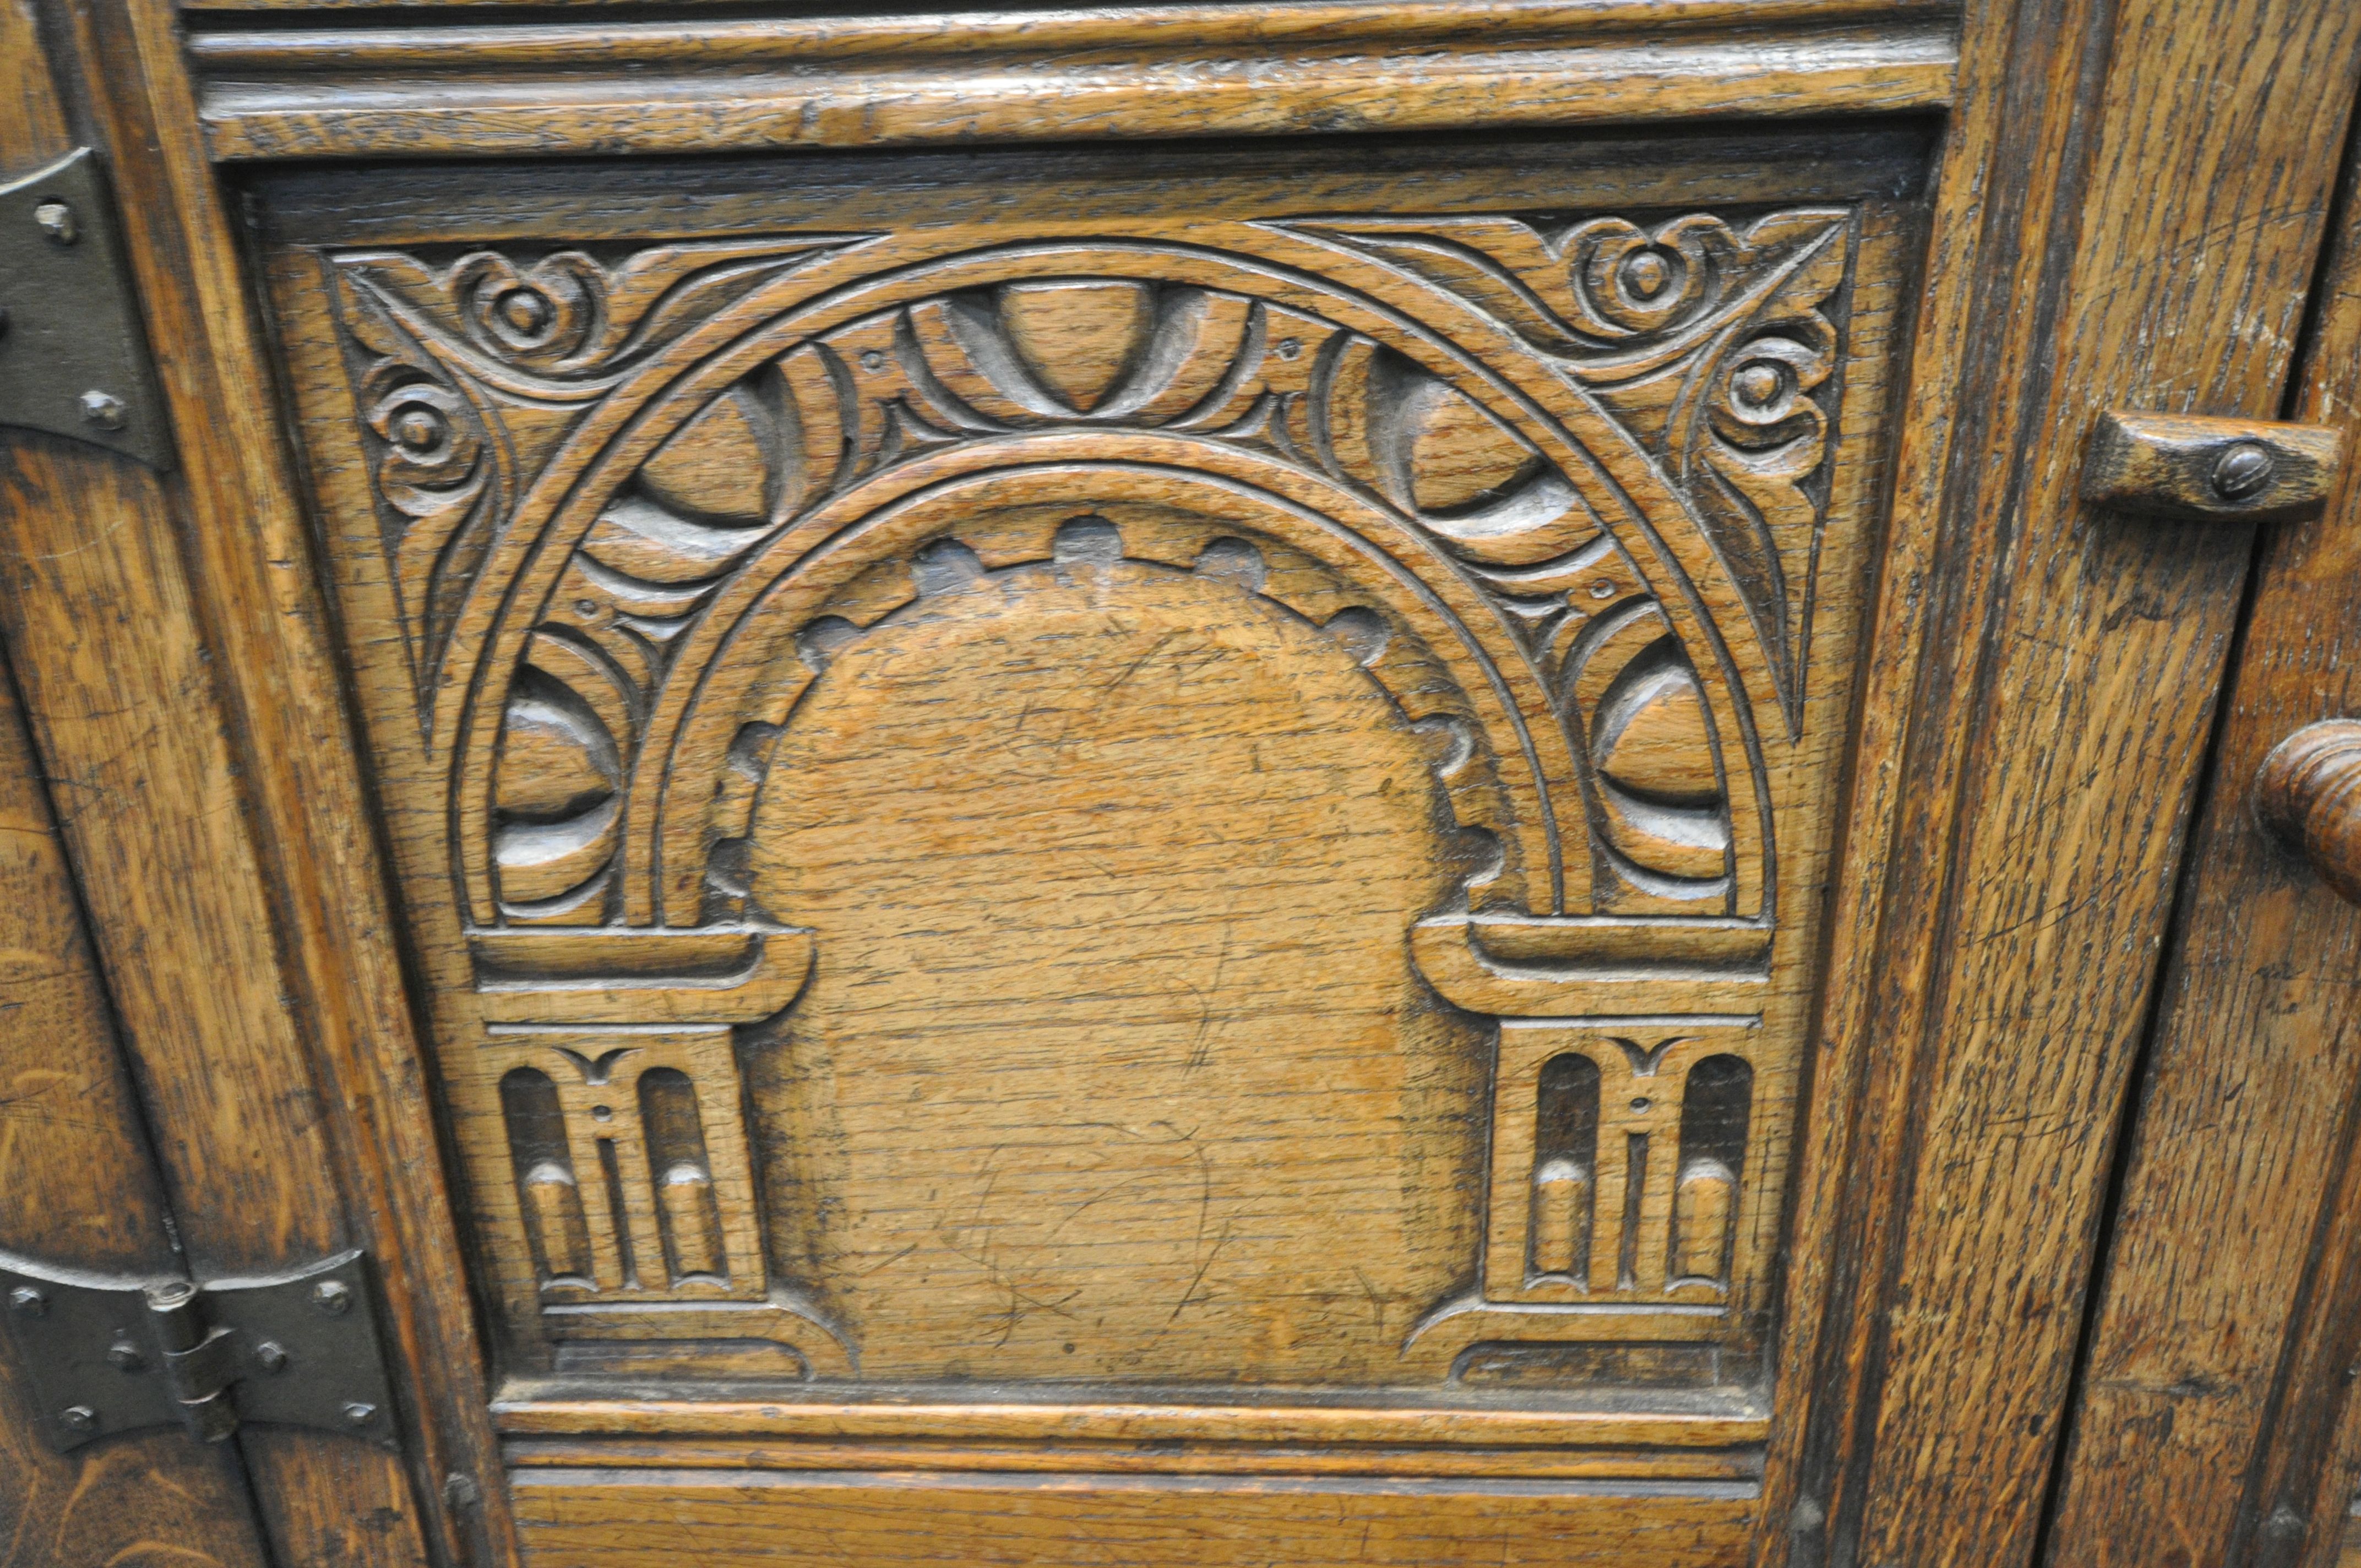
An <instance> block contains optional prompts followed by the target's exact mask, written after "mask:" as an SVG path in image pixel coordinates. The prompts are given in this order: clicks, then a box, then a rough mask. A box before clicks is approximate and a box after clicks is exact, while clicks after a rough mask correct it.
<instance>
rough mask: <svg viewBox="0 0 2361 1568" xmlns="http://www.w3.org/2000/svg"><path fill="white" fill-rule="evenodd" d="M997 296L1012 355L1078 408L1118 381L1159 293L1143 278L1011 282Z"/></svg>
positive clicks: (1094, 403)
mask: <svg viewBox="0 0 2361 1568" xmlns="http://www.w3.org/2000/svg"><path fill="white" fill-rule="evenodd" d="M999 302H1000V323H1001V326H1002V328H1003V330H1005V332H1006V333H1007V334H1008V342H1009V345H1010V346H1011V347H1013V348H1015V349H1016V356H1017V357H1018V358H1019V359H1021V360H1023V361H1024V362H1025V367H1026V368H1027V370H1030V371H1031V372H1032V373H1033V375H1034V376H1035V377H1036V378H1038V380H1039V381H1040V382H1041V384H1042V385H1043V386H1044V387H1046V388H1048V389H1049V390H1051V391H1053V392H1055V393H1056V394H1057V395H1058V396H1059V397H1060V398H1062V399H1063V400H1065V401H1066V402H1067V403H1068V404H1069V405H1070V406H1071V407H1072V408H1073V409H1074V410H1075V411H1077V412H1079V413H1089V412H1090V411H1093V409H1095V408H1097V407H1098V406H1099V405H1100V404H1101V403H1103V402H1104V401H1105V400H1107V397H1108V396H1109V395H1110V394H1111V393H1113V392H1114V391H1115V389H1117V388H1118V387H1120V386H1121V385H1122V384H1123V381H1124V378H1125V374H1126V372H1127V371H1128V370H1130V368H1131V367H1132V366H1133V365H1135V364H1137V362H1138V360H1139V358H1140V356H1141V354H1142V353H1143V351H1144V350H1145V349H1146V348H1147V346H1148V337H1149V335H1150V333H1151V331H1152V330H1153V328H1154V326H1155V324H1156V296H1155V295H1154V293H1153V292H1152V291H1150V290H1149V289H1148V285H1147V284H1145V283H1133V282H1126V281H1101V280H1092V279H1060V280H1054V281H1049V282H1041V283H1009V284H1005V285H1003V286H1002V288H1001V290H1000V301H999Z"/></svg>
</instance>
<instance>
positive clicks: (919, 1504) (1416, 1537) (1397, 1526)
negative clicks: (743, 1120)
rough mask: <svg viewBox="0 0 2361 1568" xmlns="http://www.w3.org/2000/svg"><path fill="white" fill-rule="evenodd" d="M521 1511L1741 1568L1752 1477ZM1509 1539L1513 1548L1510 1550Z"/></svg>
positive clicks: (590, 1556)
mask: <svg viewBox="0 0 2361 1568" xmlns="http://www.w3.org/2000/svg"><path fill="white" fill-rule="evenodd" d="M516 1487H517V1513H518V1520H519V1523H520V1525H521V1527H522V1532H523V1536H524V1540H525V1543H526V1544H525V1554H526V1555H525V1560H526V1561H527V1562H528V1563H549V1564H558V1563H565V1564H581V1565H583V1568H642V1565H650V1564H654V1563H668V1562H672V1561H675V1559H676V1556H677V1553H678V1552H679V1551H680V1549H681V1547H682V1545H683V1543H684V1542H687V1541H693V1542H694V1543H695V1546H694V1550H695V1551H696V1552H697V1553H698V1554H699V1560H700V1561H701V1562H703V1563H710V1564H715V1565H718V1568H737V1565H739V1564H747V1565H750V1568H751V1565H752V1564H796V1563H815V1564H817V1563H839V1564H859V1565H862V1568H867V1565H869V1564H884V1563H946V1564H951V1563H957V1564H961V1565H962V1568H966V1565H972V1564H1002V1563H1007V1564H1017V1563H1024V1564H1049V1563H1059V1564H1065V1563H1071V1564H1074V1565H1075V1568H1082V1565H1084V1564H1096V1563H1104V1562H1105V1561H1106V1552H1107V1549H1108V1543H1109V1542H1110V1541H1120V1542H1121V1543H1122V1545H1121V1547H1120V1548H1119V1550H1120V1551H1121V1552H1123V1554H1124V1561H1126V1563H1140V1564H1143V1565H1145V1568H1167V1565H1170V1568H1181V1565H1183V1564H1191V1563H1204V1562H1207V1561H1224V1560H1227V1561H1247V1562H1285V1563H1296V1564H1301V1565H1302V1568H1343V1565H1344V1564H1347V1563H1351V1564H1400V1565H1401V1568H1411V1565H1412V1564H1416V1565H1418V1568H1455V1565H1457V1564H1462V1563H1466V1564H1476V1563H1483V1564H1487V1565H1498V1564H1502V1563H1536V1564H1538V1563H1557V1564H1565V1563H1578V1564H1598V1565H1600V1568H1606V1565H1609V1564H1620V1563H1633V1562H1644V1563H1652V1564H1662V1565H1664V1568H1725V1565H1729V1568H1734V1565H1735V1564H1737V1563H1742V1562H1743V1561H1745V1541H1746V1532H1747V1530H1748V1527H1749V1525H1750V1523H1751V1515H1752V1511H1753V1509H1754V1508H1755V1507H1756V1506H1757V1504H1756V1501H1755V1498H1754V1497H1753V1492H1754V1488H1753V1487H1752V1486H1751V1485H1747V1484H1744V1483H1730V1482H1724V1483H1708V1482H1693V1483H1688V1484H1686V1485H1685V1486H1663V1487H1660V1488H1654V1489H1651V1490H1649V1491H1646V1492H1637V1493H1635V1492H1631V1491H1626V1490H1621V1489H1620V1488H1618V1487H1617V1486H1615V1485H1614V1484H1612V1483H1584V1482H1579V1481H1561V1482H1524V1483H1517V1482H1493V1483H1489V1484H1485V1483H1477V1482H1444V1481H1429V1482H1415V1481H1383V1482H1381V1481H1360V1482H1355V1481H1351V1480H1347V1479H1343V1478H1337V1479H1332V1480H1319V1481H1314V1480H1310V1479H1302V1480H1293V1481H1290V1480H1284V1479H1279V1478H1276V1477H1273V1478H1266V1479H1246V1478H1224V1479H1212V1478H1202V1479H1184V1478H1179V1477H1168V1478H1158V1479H1152V1480H1151V1479H1148V1478H1146V1477H1115V1476H1098V1477H1093V1478H1091V1481H1090V1483H1089V1484H1088V1485H1082V1484H1080V1483H1079V1481H1078V1480H1076V1479H1060V1478H1051V1477H1045V1476H1030V1475H976V1476H972V1477H966V1478H961V1479H956V1480H955V1479H952V1478H950V1477H944V1476H924V1475H917V1476H914V1475H893V1474H883V1475H858V1474H855V1475H846V1474H843V1473H840V1472H810V1471H806V1472H790V1471H773V1472H768V1473H759V1472H758V1473H755V1474H753V1475H742V1474H741V1475H730V1474H728V1473H722V1472H715V1471H685V1472H673V1473H670V1474H666V1473H663V1472H656V1473H646V1472H637V1473H635V1472H630V1471H611V1470H609V1471H600V1470H584V1471H565V1470H537V1469H536V1470H528V1471H522V1472H520V1473H519V1474H518V1476H517V1480H516ZM1512 1543H1513V1544H1512Z"/></svg>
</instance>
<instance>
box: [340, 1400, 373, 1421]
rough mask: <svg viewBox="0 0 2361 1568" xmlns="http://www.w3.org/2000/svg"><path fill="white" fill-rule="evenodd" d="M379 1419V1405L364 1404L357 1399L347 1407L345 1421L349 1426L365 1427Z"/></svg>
mask: <svg viewBox="0 0 2361 1568" xmlns="http://www.w3.org/2000/svg"><path fill="white" fill-rule="evenodd" d="M373 1420H377V1407H376V1406H375V1405H364V1404H362V1403H361V1402H360V1401H358V1400H357V1399H356V1400H355V1401H354V1402H353V1403H351V1404H349V1405H346V1407H345V1421H346V1424H347V1425H349V1426H357V1427H365V1426H367V1425H368V1424H369V1422H371V1421H373Z"/></svg>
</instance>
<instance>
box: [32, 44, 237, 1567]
mask: <svg viewBox="0 0 2361 1568" xmlns="http://www.w3.org/2000/svg"><path fill="white" fill-rule="evenodd" d="M6 38H7V34H6V30H5V23H0V41H5V39H6ZM16 439H18V440H27V439H31V440H45V438H40V437H33V438H26V437H18V438H16ZM80 456H81V460H82V462H85V463H89V464H91V465H93V466H104V465H107V464H110V463H112V462H115V461H117V460H116V459H111V458H107V457H103V456H97V455H80ZM0 998H5V1000H0V1170H5V1171H7V1172H8V1173H9V1178H8V1179H9V1185H10V1200H9V1201H8V1203H7V1204H6V1205H5V1207H0V1248H5V1250H6V1251H7V1252H9V1253H11V1254H13V1255H16V1256H18V1257H23V1258H27V1259H31V1260H33V1261H34V1262H37V1263H43V1264H48V1265H49V1266H53V1267H66V1268H79V1269H90V1270H93V1271H97V1272H112V1273H120V1274H125V1275H129V1276H134V1277H150V1278H153V1277H165V1276H169V1275H173V1274H177V1273H178V1272H179V1271H180V1260H179V1258H178V1257H177V1256H176V1255H175V1254H174V1250H173V1246H172V1238H171V1232H170V1227H169V1225H168V1223H167V1221H168V1215H167V1213H166V1211H165V1208H164V1201H163V1192H162V1186H161V1183H160V1182H159V1179H158V1177H157V1172H156V1167H155V1162H154V1160H153V1158H152V1157H150V1155H149V1152H148V1145H147V1140H146V1139H145V1137H144V1136H143V1135H142V1132H141V1125H140V1114H139V1107H138V1102H137V1097H136V1096H135V1094H134V1093H133V1091H132V1087H131V1083H130V1080H129V1079H128V1077H127V1076H126V1072H125V1069H124V1063H123V1060H122V1058H121V1056H120V1054H119V1052H118V1050H117V1048H116V1045H115V1025H114V1020H113V1018H112V1016H111V1014H110V1013H109V1010H108V1005H107V997H106V992H105V988H104V985H103V984H102V983H101V981H100V980H99V975H98V966H97V962H96V960H95V959H94V958H93V955H92V953H91V949H90V942H89V938H88V935H87V933H86V931H85V930H84V928H83V926H82V918H81V909H80V904H79V900H78V897H77V894H76V893H75V890H74V885H73V881H72V878H71V874H70V873H69V872H68V870H67V866H66V856H65V847H64V845H63V843H62V842H61V840H60V837H59V834H58V829H57V824H56V822H55V820H54V819H53V818H52V817H51V815H50V812H49V798H48V794H47V792H46V790H45V789H44V788H43V785H42V780H41V777H40V772H39V764H38V762H37V761H36V760H35V758H34V755H33V745H32V740H31V738H30V737H29V736H28V735H27V734H26V732H25V724H24V715H23V713H22V712H21V710H20V709H19V708H18V707H17V704H16V687H15V684H14V682H13V681H11V680H9V679H8V678H7V671H6V667H5V663H0ZM32 1401H33V1388H32V1385H31V1380H30V1379H29V1378H27V1376H25V1369H24V1368H23V1367H22V1366H21V1365H18V1363H17V1360H16V1356H15V1355H14V1354H5V1355H0V1411H5V1420H0V1475H5V1478H6V1483H5V1486H0V1563H5V1565H6V1568H49V1565H50V1564H54V1563H151V1562H161V1561H164V1560H165V1559H166V1558H167V1557H168V1556H170V1557H171V1558H174V1559H177V1560H178V1561H181V1562H183V1563H190V1564H191V1565H192V1568H262V1565H263V1563H264V1562H265V1561H266V1559H265V1555H264V1551H263V1544H262V1539H261V1532H260V1530H258V1527H257V1525H256V1522H255V1519H254V1510H253V1506H252V1502H251V1499H250V1498H249V1497H248V1494H247V1487H246V1478H245V1476H244V1475H242V1474H241V1473H240V1467H239V1465H238V1463H237V1460H236V1455H235V1453H234V1451H232V1450H230V1449H226V1448H214V1447H206V1446H203V1445H201V1444H197V1443H192V1442H190V1441H189V1440H188V1438H187V1437H186V1436H185V1435H184V1434H183V1433H181V1431H179V1430H177V1429H166V1430H164V1431H147V1432H140V1433H136V1434H132V1435H129V1436H126V1437H122V1438H117V1439H115V1440H112V1441H109V1442H102V1443H98V1444H94V1445H92V1446H90V1447H85V1448H82V1449H80V1450H77V1451H76V1452H74V1453H64V1454H60V1453H53V1452H52V1451H51V1450H50V1449H49V1446H48V1445H47V1444H46V1443H45V1442H42V1441H41V1438H40V1436H39V1428H38V1424H37V1422H36V1421H35V1420H33V1419H32V1417H33V1410H32Z"/></svg>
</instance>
